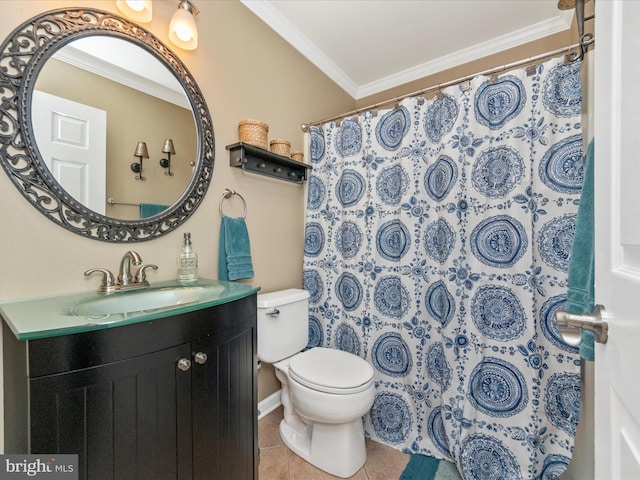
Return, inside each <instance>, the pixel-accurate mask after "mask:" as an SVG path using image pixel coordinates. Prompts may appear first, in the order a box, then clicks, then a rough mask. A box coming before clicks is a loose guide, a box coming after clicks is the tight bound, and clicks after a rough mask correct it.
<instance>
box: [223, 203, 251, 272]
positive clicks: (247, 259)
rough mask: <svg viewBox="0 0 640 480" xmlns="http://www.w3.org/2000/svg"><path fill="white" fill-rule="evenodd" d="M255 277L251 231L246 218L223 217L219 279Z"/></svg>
mask: <svg viewBox="0 0 640 480" xmlns="http://www.w3.org/2000/svg"><path fill="white" fill-rule="evenodd" d="M251 277H253V263H252V261H251V245H250V243H249V231H248V230H247V224H246V223H245V221H244V218H231V217H227V216H223V217H222V223H221V224H220V249H219V251H218V279H219V280H241V279H243V278H251Z"/></svg>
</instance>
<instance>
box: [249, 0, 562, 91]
mask: <svg viewBox="0 0 640 480" xmlns="http://www.w3.org/2000/svg"><path fill="white" fill-rule="evenodd" d="M241 2H242V3H243V4H244V5H245V6H246V7H247V8H249V9H250V10H251V11H252V12H253V13H255V14H256V15H257V16H258V17H259V18H261V19H262V20H263V21H264V22H265V23H266V24H267V25H269V26H270V27H271V28H272V29H273V30H275V31H276V32H277V33H278V34H280V35H281V36H282V37H283V38H284V39H285V40H286V41H287V42H289V43H290V44H291V45H293V46H294V47H295V48H296V49H297V50H298V51H300V52H301V53H302V54H303V55H304V56H305V57H307V58H308V59H309V60H310V61H311V62H313V63H314V64H315V65H316V66H317V67H318V68H320V69H321V70H322V71H323V72H324V73H325V74H327V75H328V76H329V77H330V78H331V79H333V80H334V81H335V82H336V83H337V84H338V85H340V86H341V87H342V88H343V89H344V90H345V91H346V92H348V93H349V94H350V95H351V96H352V97H354V98H355V99H359V98H363V97H366V96H368V95H373V94H375V93H378V92H381V91H383V90H387V89H389V88H392V87H396V86H398V85H402V84H404V83H407V82H410V81H413V80H417V79H419V78H423V77H425V76H427V75H431V74H433V73H437V72H440V71H442V70H445V69H447V68H451V67H455V66H457V65H461V64H463V63H466V62H469V61H471V60H475V59H477V58H481V57H484V56H487V55H491V54H493V53H496V52H499V51H502V50H505V49H507V48H511V47H515V46H518V45H522V44H524V43H527V42H530V41H533V40H536V39H538V38H542V37H545V36H547V35H550V34H553V33H556V32H560V31H563V30H566V29H568V28H570V25H571V19H572V16H573V11H570V10H569V11H567V10H565V11H561V10H559V9H558V7H557V5H558V1H557V0H241Z"/></svg>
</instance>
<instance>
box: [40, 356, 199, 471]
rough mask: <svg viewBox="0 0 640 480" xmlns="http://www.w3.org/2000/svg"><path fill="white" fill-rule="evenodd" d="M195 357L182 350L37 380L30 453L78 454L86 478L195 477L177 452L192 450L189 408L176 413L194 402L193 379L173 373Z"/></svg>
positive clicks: (177, 372) (183, 374)
mask: <svg viewBox="0 0 640 480" xmlns="http://www.w3.org/2000/svg"><path fill="white" fill-rule="evenodd" d="M190 354H191V349H190V347H189V345H181V346H178V347H175V348H170V349H166V350H162V351H160V352H156V353H152V354H148V355H143V356H140V357H136V358H133V359H130V360H125V361H122V362H116V363H113V364H107V365H103V366H100V367H94V368H88V369H85V370H78V371H75V372H70V373H65V374H60V375H51V376H47V377H40V378H36V379H32V380H31V381H30V388H31V399H32V401H31V407H30V409H31V419H32V424H31V432H32V434H31V452H32V453H77V454H79V463H80V478H81V479H85V478H90V479H91V480H95V479H103V478H105V479H129V478H131V479H136V478H137V479H150V478H154V479H162V478H167V479H176V478H185V479H190V478H191V476H192V475H191V462H190V461H184V462H181V463H180V465H179V464H178V458H177V454H178V452H179V451H182V452H184V451H187V452H188V451H189V449H190V445H191V411H190V408H187V409H186V411H182V410H180V409H179V408H178V404H180V405H187V404H188V405H190V403H191V396H190V395H191V374H190V372H188V371H187V372H182V371H180V370H178V369H177V368H176V362H177V360H178V359H179V358H181V357H187V358H188V357H189V356H190ZM52 427H53V428H52ZM185 444H186V445H185ZM86 452H88V453H86ZM189 458H190V456H189Z"/></svg>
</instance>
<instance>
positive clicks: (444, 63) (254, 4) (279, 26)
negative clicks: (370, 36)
mask: <svg viewBox="0 0 640 480" xmlns="http://www.w3.org/2000/svg"><path fill="white" fill-rule="evenodd" d="M240 2H241V3H242V4H243V5H244V6H246V7H247V8H248V9H249V10H251V11H252V12H253V13H254V14H255V15H256V16H257V17H258V18H260V19H261V20H262V21H263V22H265V23H266V24H267V25H268V26H269V27H271V28H272V29H273V30H274V31H275V32H276V33H277V34H278V35H280V36H281V37H282V38H283V39H284V40H286V41H287V42H288V43H289V44H291V45H292V46H293V47H294V48H295V49H296V50H298V51H299V52H300V53H301V54H302V55H304V56H305V57H306V58H307V59H308V60H309V61H310V62H311V63H313V64H314V65H315V66H316V67H318V68H319V69H320V70H321V71H322V72H323V73H324V74H325V75H327V76H328V77H329V78H330V79H331V80H333V81H334V82H335V83H336V84H338V86H340V87H341V88H342V89H343V90H344V91H345V92H347V93H348V94H349V95H351V97H353V98H354V99H355V100H359V99H361V98H364V97H367V96H370V95H374V94H376V93H380V92H383V91H385V90H388V89H391V88H395V87H398V86H400V85H404V84H406V83H409V82H412V81H415V80H419V79H421V78H424V77H427V76H429V75H433V74H435V73H438V72H441V71H444V70H447V69H449V68H452V67H457V66H459V65H463V64H465V63H468V62H471V61H473V60H477V59H478V58H482V57H486V56H488V55H493V54H495V53H499V52H501V51H504V50H507V49H510V48H513V47H517V46H519V45H523V44H525V43H528V42H531V41H534V40H539V39H540V38H543V37H546V36H548V35H552V34H554V33H558V32H561V31H564V30H567V29H569V28H570V27H571V22H572V19H573V14H574V12H573V11H571V10H566V11H558V15H557V16H555V17H554V18H551V19H549V20H546V21H543V22H539V23H537V24H535V25H531V26H529V27H527V28H523V29H520V30H517V31H515V32H511V33H509V34H506V35H502V36H499V37H496V38H493V39H491V40H489V41H486V42H483V43H480V44H477V45H474V46H473V47H470V48H466V49H463V50H459V51H456V52H453V53H451V54H449V55H446V56H443V57H440V58H437V59H435V60H432V61H429V62H426V63H423V64H421V65H417V66H415V67H412V68H409V69H406V70H403V71H401V72H398V73H395V74H393V75H389V76H387V77H384V78H381V79H379V80H375V81H373V82H370V83H367V84H364V85H357V84H356V83H355V82H354V81H353V80H352V79H351V78H350V77H349V76H348V75H347V74H346V73H345V72H344V71H343V70H342V69H341V68H339V67H338V66H337V65H336V64H335V63H334V62H333V61H331V59H330V58H328V57H327V56H326V55H325V54H324V53H323V52H322V51H321V50H320V49H318V48H317V47H316V46H315V45H314V44H313V43H312V42H311V41H310V40H309V39H308V38H307V37H306V36H305V35H304V33H303V32H301V31H300V30H299V29H298V28H297V27H296V26H295V25H294V24H292V23H291V22H289V21H288V20H287V19H286V18H285V17H284V16H283V15H282V14H281V13H280V12H279V11H278V10H276V9H275V8H274V7H273V6H272V5H271V2H269V1H265V0H240Z"/></svg>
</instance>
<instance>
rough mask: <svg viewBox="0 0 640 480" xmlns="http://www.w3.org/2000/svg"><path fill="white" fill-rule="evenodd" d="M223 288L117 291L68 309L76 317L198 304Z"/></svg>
mask: <svg viewBox="0 0 640 480" xmlns="http://www.w3.org/2000/svg"><path fill="white" fill-rule="evenodd" d="M222 290H224V287H223V286H222V285H202V286H201V285H197V286H195V285H194V286H176V287H160V288H148V289H144V290H134V291H132V292H120V293H114V294H112V295H108V296H105V297H100V298H95V299H91V300H87V301H84V302H81V303H79V304H77V305H75V306H74V307H72V308H71V309H70V313H71V314H72V315H75V316H86V317H97V316H104V315H116V314H127V313H132V312H141V311H147V310H157V309H160V308H168V307H180V306H183V305H188V304H190V303H197V302H200V301H202V300H205V299H207V298H209V297H211V296H213V295H217V294H219V293H220V292H222Z"/></svg>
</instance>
